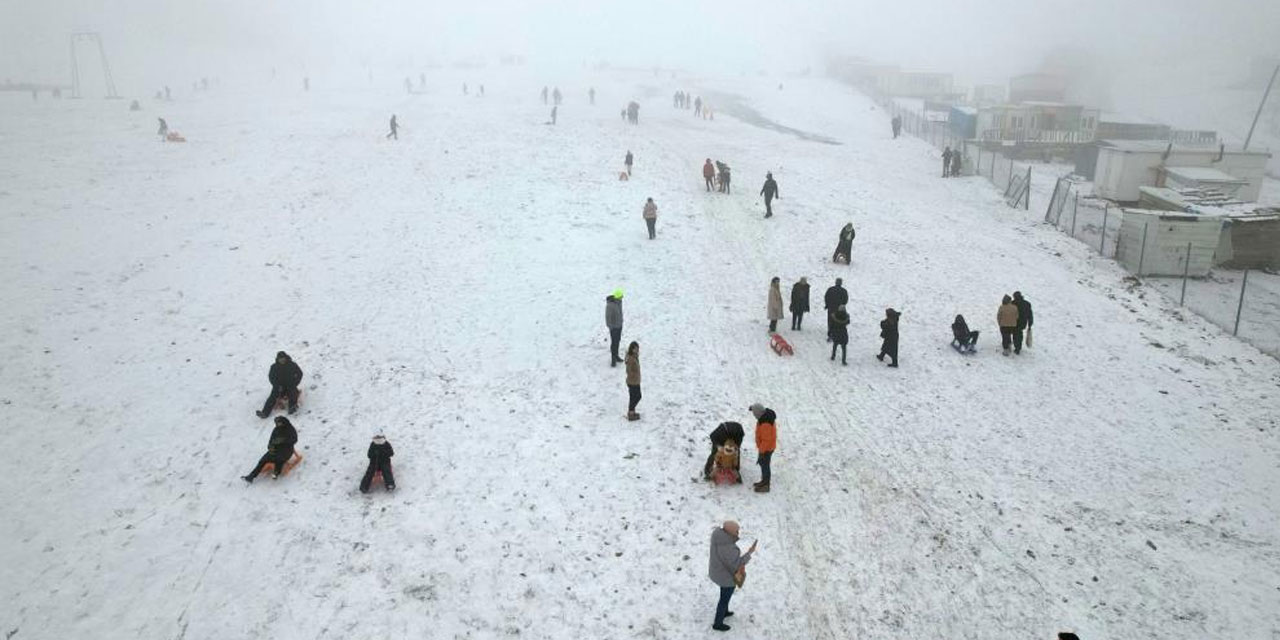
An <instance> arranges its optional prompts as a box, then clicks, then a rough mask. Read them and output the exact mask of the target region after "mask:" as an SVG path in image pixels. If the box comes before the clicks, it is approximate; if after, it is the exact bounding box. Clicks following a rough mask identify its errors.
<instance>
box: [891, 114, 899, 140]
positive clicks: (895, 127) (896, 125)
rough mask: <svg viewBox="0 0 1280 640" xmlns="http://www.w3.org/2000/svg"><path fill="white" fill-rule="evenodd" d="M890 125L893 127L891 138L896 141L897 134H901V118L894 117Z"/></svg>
mask: <svg viewBox="0 0 1280 640" xmlns="http://www.w3.org/2000/svg"><path fill="white" fill-rule="evenodd" d="M890 124H891V125H892V126H893V137H894V139H895V140H896V139H897V138H898V134H900V133H902V116H894V117H893V120H892V121H891V122H890Z"/></svg>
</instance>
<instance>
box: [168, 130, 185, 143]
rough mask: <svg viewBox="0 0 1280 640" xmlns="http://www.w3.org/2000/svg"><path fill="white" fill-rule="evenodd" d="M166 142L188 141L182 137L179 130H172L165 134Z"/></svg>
mask: <svg viewBox="0 0 1280 640" xmlns="http://www.w3.org/2000/svg"><path fill="white" fill-rule="evenodd" d="M164 139H165V142H186V141H187V139H186V138H184V137H182V134H181V133H178V132H177V131H170V132H169V133H166V134H165V135H164Z"/></svg>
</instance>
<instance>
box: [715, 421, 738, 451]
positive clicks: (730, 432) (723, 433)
mask: <svg viewBox="0 0 1280 640" xmlns="http://www.w3.org/2000/svg"><path fill="white" fill-rule="evenodd" d="M744 437H746V432H745V431H743V430H742V425H741V424H738V423H737V422H721V423H720V426H718V427H716V428H715V431H712V432H711V444H713V445H715V446H717V447H719V446H720V445H723V444H724V443H726V442H728V441H730V440H732V441H734V442H736V443H738V445H742V439H743V438H744Z"/></svg>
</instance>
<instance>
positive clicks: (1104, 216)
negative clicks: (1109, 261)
mask: <svg viewBox="0 0 1280 640" xmlns="http://www.w3.org/2000/svg"><path fill="white" fill-rule="evenodd" d="M1108 213H1111V203H1110V202H1108V203H1106V205H1105V206H1104V207H1103V209H1102V241H1101V242H1099V243H1098V255H1103V249H1104V248H1105V247H1106V246H1107V214H1108Z"/></svg>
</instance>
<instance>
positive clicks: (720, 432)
mask: <svg viewBox="0 0 1280 640" xmlns="http://www.w3.org/2000/svg"><path fill="white" fill-rule="evenodd" d="M747 410H748V411H750V412H751V415H753V416H755V419H756V433H755V443H756V464H758V465H760V480H759V481H757V482H754V483H752V485H751V487H752V488H753V489H755V491H756V493H769V485H770V482H771V481H772V479H773V472H772V469H773V467H772V463H773V452H774V451H776V450H777V448H778V414H777V413H776V412H775V411H774V410H773V409H770V408H768V407H766V406H764V405H763V404H760V403H758V402H755V403H752V404H751V406H750V407H747ZM745 436H746V434H745V433H744V432H743V429H742V425H741V424H739V423H737V422H721V423H720V424H719V425H717V426H716V428H715V429H714V430H713V431H712V432H711V434H710V435H709V438H710V440H711V453H709V454H707V461H706V463H705V464H703V465H702V479H703V480H712V479H713V478H714V477H715V474H714V472H715V471H716V470H717V469H719V468H723V467H727V468H726V469H725V470H726V471H730V472H732V473H731V475H732V478H733V482H735V483H738V484H741V483H742V468H741V464H740V456H741V451H742V448H741V447H742V444H743V442H744V438H745ZM727 451H732V452H734V454H733V455H731V456H729V455H724V454H725V453H726V452H727Z"/></svg>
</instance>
